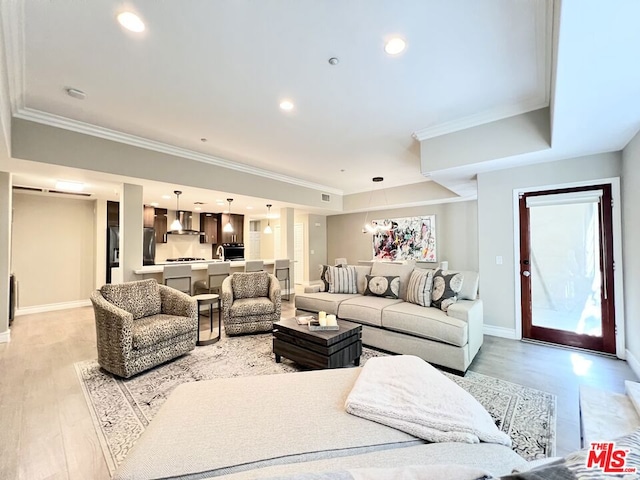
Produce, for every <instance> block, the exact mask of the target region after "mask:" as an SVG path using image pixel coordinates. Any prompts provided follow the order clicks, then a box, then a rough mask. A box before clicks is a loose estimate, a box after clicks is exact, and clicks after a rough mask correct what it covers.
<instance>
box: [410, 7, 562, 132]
mask: <svg viewBox="0 0 640 480" xmlns="http://www.w3.org/2000/svg"><path fill="white" fill-rule="evenodd" d="M536 5H537V8H536V12H535V19H534V22H535V27H534V28H535V32H536V39H537V41H536V65H537V68H536V70H537V81H538V85H540V86H541V88H540V91H539V92H537V94H536V95H534V96H532V97H530V98H526V99H522V100H520V101H518V102H515V103H513V104H511V105H506V106H502V107H498V108H492V109H490V110H486V111H484V112H480V113H476V114H473V115H469V116H467V117H464V118H459V119H456V120H452V121H450V122H445V123H441V124H438V125H433V126H431V127H426V128H423V129H420V130H416V131H415V132H413V134H412V136H413V138H415V139H416V140H419V141H423V140H428V139H430V138H434V137H439V136H441V135H447V134H448V133H454V132H458V131H460V130H465V129H467V128H473V127H477V126H479V125H483V124H485V123H490V122H496V121H498V120H503V119H505V118H509V117H513V116H515V115H522V114H523V113H527V112H531V111H533V110H538V109H540V108H545V107H548V106H549V101H550V100H549V99H550V89H551V62H552V56H553V55H552V53H553V52H552V50H553V22H554V17H553V13H554V12H553V0H541V1H539V2H537V3H536Z"/></svg>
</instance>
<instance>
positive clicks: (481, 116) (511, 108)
mask: <svg viewBox="0 0 640 480" xmlns="http://www.w3.org/2000/svg"><path fill="white" fill-rule="evenodd" d="M548 106H549V101H548V100H546V99H543V98H535V99H531V100H528V101H523V102H518V103H515V104H512V105H507V106H504V107H499V108H492V109H491V110H486V111H484V112H480V113H476V114H473V115H469V116H468V117H464V118H459V119H457V120H452V121H450V122H446V123H441V124H439V125H434V126H432V127H427V128H423V129H422V130H416V131H415V132H413V134H412V136H413V138H415V139H416V140H419V141H423V140H428V139H430V138H435V137H439V136H441V135H447V134H449V133H454V132H459V131H461V130H466V129H468V128H473V127H477V126H480V125H484V124H486V123H491V122H497V121H498V120H504V119H505V118H509V117H513V116H516V115H522V114H524V113H527V112H531V111H533V110H538V109H540V108H545V107H548Z"/></svg>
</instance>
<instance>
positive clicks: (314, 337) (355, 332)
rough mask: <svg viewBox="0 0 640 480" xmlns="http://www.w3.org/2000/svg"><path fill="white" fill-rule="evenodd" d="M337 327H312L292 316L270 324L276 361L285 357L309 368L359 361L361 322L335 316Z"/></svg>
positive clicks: (360, 352) (344, 364)
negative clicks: (331, 328) (329, 328)
mask: <svg viewBox="0 0 640 480" xmlns="http://www.w3.org/2000/svg"><path fill="white" fill-rule="evenodd" d="M338 325H340V330H328V331H315V332H312V331H310V330H309V327H308V326H307V325H298V323H297V322H296V319H295V318H288V319H286V320H281V321H279V322H275V323H274V324H273V353H274V354H275V355H276V362H277V363H280V360H281V357H286V358H288V359H290V360H293V361H294V362H296V363H299V364H300V365H304V366H307V367H311V368H338V367H345V366H347V365H349V364H350V363H351V362H353V363H354V365H356V366H358V365H360V355H361V354H362V326H361V325H359V324H357V323H353V322H347V321H346V320H338Z"/></svg>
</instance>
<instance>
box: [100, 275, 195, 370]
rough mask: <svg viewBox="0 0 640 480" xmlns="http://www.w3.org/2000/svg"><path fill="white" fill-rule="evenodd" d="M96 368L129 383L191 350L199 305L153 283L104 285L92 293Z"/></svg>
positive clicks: (143, 281)
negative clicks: (129, 379) (100, 368)
mask: <svg viewBox="0 0 640 480" xmlns="http://www.w3.org/2000/svg"><path fill="white" fill-rule="evenodd" d="M91 303H93V311H94V314H95V318H96V336H97V343H98V363H99V364H100V366H101V367H102V368H104V369H105V370H107V371H108V372H111V373H113V374H114V375H118V376H120V377H124V378H128V377H130V376H132V375H135V374H136V373H139V372H141V371H143V370H147V369H149V368H151V367H155V366H156V365H159V364H161V363H164V362H166V361H167V360H171V359H172V358H175V357H178V356H180V355H183V354H185V353H187V352H188V351H190V350H193V348H195V346H196V338H197V334H198V332H197V329H198V302H197V301H196V300H195V299H193V298H191V297H190V296H189V295H187V294H185V293H182V292H179V291H178V290H175V289H173V288H170V287H167V286H165V285H159V284H158V282H156V281H155V280H154V279H149V280H141V281H138V282H127V283H121V284H107V285H104V286H103V287H102V288H101V289H100V290H96V291H94V292H93V293H92V294H91Z"/></svg>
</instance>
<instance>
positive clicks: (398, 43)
mask: <svg viewBox="0 0 640 480" xmlns="http://www.w3.org/2000/svg"><path fill="white" fill-rule="evenodd" d="M406 46H407V44H406V43H405V41H404V40H403V39H401V38H398V37H396V38H392V39H391V40H389V41H388V42H387V43H386V45H385V46H384V51H385V52H387V53H388V54H389V55H397V54H399V53H401V52H402V51H404V49H405V47H406Z"/></svg>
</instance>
